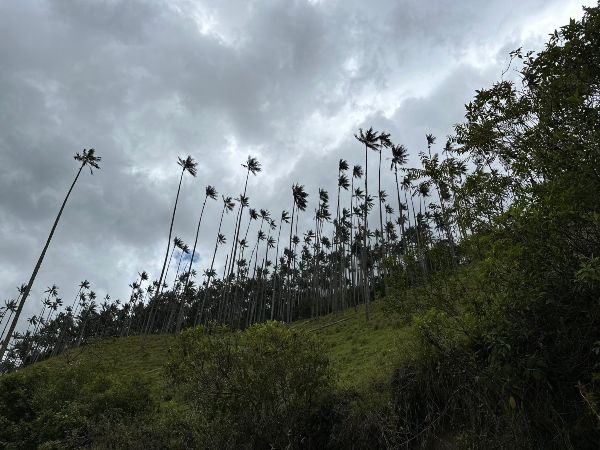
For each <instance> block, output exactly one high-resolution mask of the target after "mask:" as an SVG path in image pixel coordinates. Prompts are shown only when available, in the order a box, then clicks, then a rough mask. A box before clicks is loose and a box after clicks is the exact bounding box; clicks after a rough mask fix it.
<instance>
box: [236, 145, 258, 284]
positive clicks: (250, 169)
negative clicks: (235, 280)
mask: <svg viewBox="0 0 600 450" xmlns="http://www.w3.org/2000/svg"><path fill="white" fill-rule="evenodd" d="M242 167H244V168H245V169H246V181H245V182H244V193H243V194H241V196H240V202H239V203H240V208H239V210H238V215H237V218H236V225H235V232H234V236H233V244H232V245H233V249H232V251H233V256H232V257H231V260H230V262H229V264H230V267H231V269H230V271H229V272H230V273H233V267H234V263H235V261H236V259H235V257H236V255H237V243H238V239H239V238H240V227H241V222H242V212H243V211H244V208H245V207H246V206H247V198H246V191H247V189H248V178H249V176H250V174H251V173H252V175H255V176H256V174H257V173H259V172H260V171H261V170H262V168H261V166H260V163H259V162H258V160H257V159H256V158H254V157H252V156H248V159H247V160H246V163H245V164H242ZM242 198H246V202H244V201H241V199H242Z"/></svg>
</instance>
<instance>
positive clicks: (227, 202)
mask: <svg viewBox="0 0 600 450" xmlns="http://www.w3.org/2000/svg"><path fill="white" fill-rule="evenodd" d="M221 197H222V199H223V209H222V210H221V219H220V220H219V229H218V230H217V239H216V241H215V249H214V251H213V256H212V261H211V262H210V269H209V270H208V271H207V272H206V274H207V275H206V278H207V279H206V287H205V288H204V295H203V296H202V306H201V307H200V309H199V310H198V313H197V314H196V321H195V323H194V324H195V325H197V324H198V321H199V320H200V319H201V316H202V312H203V310H204V304H205V302H206V296H207V295H208V288H209V287H210V280H211V278H212V277H214V276H215V271H214V265H215V257H216V256H217V249H218V248H219V245H223V244H225V242H226V240H225V236H224V235H222V234H221V226H222V225H223V215H224V214H225V212H230V211H232V210H233V208H235V203H234V202H233V199H232V198H231V197H225V196H224V195H222V196H221ZM225 265H227V264H225Z"/></svg>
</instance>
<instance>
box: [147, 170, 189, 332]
mask: <svg viewBox="0 0 600 450" xmlns="http://www.w3.org/2000/svg"><path fill="white" fill-rule="evenodd" d="M184 173H185V168H182V169H181V175H180V176H179V185H178V186H177V195H176V196H175V205H174V206H173V214H172V215H171V225H170V227H169V239H168V240H167V250H166V251H165V260H164V261H163V266H162V269H161V271H160V277H159V278H158V286H157V288H156V293H155V294H154V302H153V303H154V304H153V305H152V306H151V307H150V314H149V318H148V325H147V327H146V333H145V334H148V332H150V329H151V327H152V325H153V319H154V312H155V311H156V305H155V304H156V302H157V301H158V296H159V295H160V293H161V287H162V283H163V279H164V276H165V269H166V267H167V261H168V258H169V249H170V248H171V236H172V235H173V223H174V222H175V213H176V212H177V203H178V201H179V193H180V192H181V182H182V181H183V174H184Z"/></svg>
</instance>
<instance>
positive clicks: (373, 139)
mask: <svg viewBox="0 0 600 450" xmlns="http://www.w3.org/2000/svg"><path fill="white" fill-rule="evenodd" d="M354 137H355V138H356V139H357V140H358V141H359V142H361V143H362V144H364V146H365V199H367V198H369V186H368V185H369V183H368V180H369V154H368V152H369V149H371V150H375V151H377V150H378V148H379V142H378V140H379V135H378V133H377V132H376V131H373V128H372V127H371V128H369V129H368V130H367V131H366V132H363V130H362V128H360V129H359V130H358V134H355V135H354ZM368 210H369V208H367V207H365V208H364V211H363V215H364V217H363V227H364V233H363V247H362V259H363V271H364V281H365V283H364V289H365V319H366V320H369V297H370V287H369V274H368V268H367V234H368V229H369V227H368V220H367V216H368Z"/></svg>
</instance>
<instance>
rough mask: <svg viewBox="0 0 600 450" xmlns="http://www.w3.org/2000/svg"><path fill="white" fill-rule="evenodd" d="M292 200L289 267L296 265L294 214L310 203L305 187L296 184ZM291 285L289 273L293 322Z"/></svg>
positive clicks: (288, 306) (289, 317) (289, 298)
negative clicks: (293, 242) (291, 264)
mask: <svg viewBox="0 0 600 450" xmlns="http://www.w3.org/2000/svg"><path fill="white" fill-rule="evenodd" d="M292 198H293V200H294V202H293V206H292V220H291V222H290V243H289V251H290V257H289V258H288V265H289V263H290V262H291V261H293V262H294V265H295V259H294V252H293V250H292V241H293V238H294V212H296V215H297V214H298V211H305V210H306V207H307V205H308V202H307V199H308V193H307V192H306V191H305V190H304V186H303V185H300V184H298V183H296V184H294V185H293V186H292ZM297 226H298V223H297V221H296V227H297ZM289 283H290V279H289V273H288V293H289V294H290V295H289V296H288V304H287V309H288V321H289V320H291V314H292V310H291V291H290V290H289V288H290V286H289Z"/></svg>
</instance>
